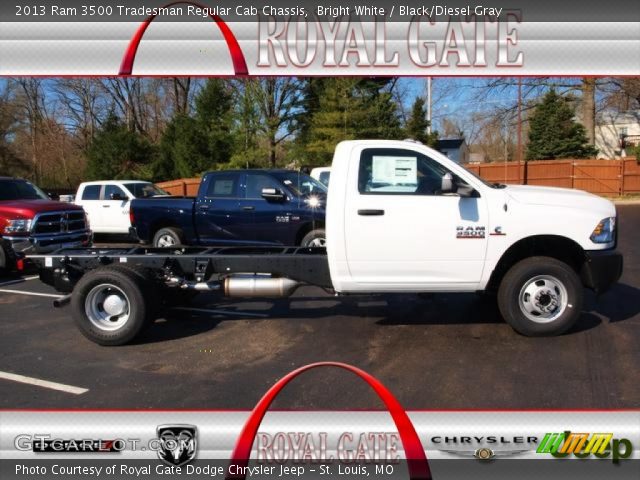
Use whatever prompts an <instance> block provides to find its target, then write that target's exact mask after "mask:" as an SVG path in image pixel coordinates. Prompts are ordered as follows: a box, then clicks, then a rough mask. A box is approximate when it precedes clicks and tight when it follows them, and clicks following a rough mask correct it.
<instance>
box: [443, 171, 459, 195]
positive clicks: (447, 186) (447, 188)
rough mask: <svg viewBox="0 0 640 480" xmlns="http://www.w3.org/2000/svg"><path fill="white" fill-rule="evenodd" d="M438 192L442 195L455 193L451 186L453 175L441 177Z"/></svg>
mask: <svg viewBox="0 0 640 480" xmlns="http://www.w3.org/2000/svg"><path fill="white" fill-rule="evenodd" d="M440 191H441V192H442V193H455V189H454V186H453V175H451V174H450V173H445V174H444V175H443V176H442V183H441V184H440Z"/></svg>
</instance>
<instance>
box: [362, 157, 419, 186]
mask: <svg viewBox="0 0 640 480" xmlns="http://www.w3.org/2000/svg"><path fill="white" fill-rule="evenodd" d="M371 163H372V165H371V181H372V182H373V183H384V184H390V185H416V184H417V183H418V169H417V165H418V158H417V157H388V156H380V155H374V156H373V158H372V162H371Z"/></svg>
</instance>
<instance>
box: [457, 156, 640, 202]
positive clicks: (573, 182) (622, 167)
mask: <svg viewBox="0 0 640 480" xmlns="http://www.w3.org/2000/svg"><path fill="white" fill-rule="evenodd" d="M465 167H466V168H467V169H469V170H471V171H473V172H475V173H477V174H478V175H480V176H481V177H482V178H484V179H485V180H487V181H489V182H501V183H511V184H520V185H543V186H549V187H564V188H576V189H579V190H586V191H587V192H591V193H595V194H597V195H607V196H617V195H625V194H629V193H640V165H639V164H638V161H637V160H636V159H635V158H624V159H621V160H569V159H566V160H535V161H530V162H527V163H526V164H525V163H524V162H507V163H506V164H505V163H481V164H476V165H465Z"/></svg>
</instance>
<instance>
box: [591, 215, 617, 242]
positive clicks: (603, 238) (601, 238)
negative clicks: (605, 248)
mask: <svg viewBox="0 0 640 480" xmlns="http://www.w3.org/2000/svg"><path fill="white" fill-rule="evenodd" d="M590 238H591V241H592V242H593V243H611V242H613V241H614V240H615V239H616V217H609V218H603V219H602V220H601V221H600V223H598V225H597V226H596V228H594V229H593V233H592V234H591V237H590Z"/></svg>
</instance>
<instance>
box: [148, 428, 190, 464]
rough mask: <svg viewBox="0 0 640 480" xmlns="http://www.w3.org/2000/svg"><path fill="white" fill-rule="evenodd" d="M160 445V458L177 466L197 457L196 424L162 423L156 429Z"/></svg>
mask: <svg viewBox="0 0 640 480" xmlns="http://www.w3.org/2000/svg"><path fill="white" fill-rule="evenodd" d="M156 431H157V433H158V439H159V440H160V445H159V447H160V448H158V458H159V459H160V460H162V461H163V462H164V463H166V464H167V465H175V466H176V467H179V466H182V465H185V464H187V463H189V462H190V461H191V460H193V459H194V458H195V457H196V452H197V446H198V440H197V432H198V429H197V428H196V426H195V425H160V426H158V428H157V429H156Z"/></svg>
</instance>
